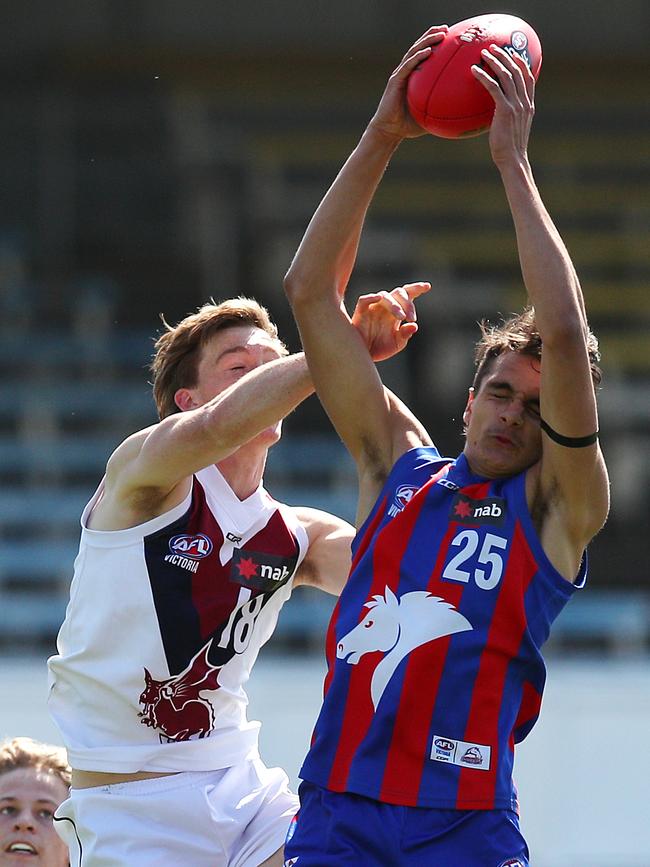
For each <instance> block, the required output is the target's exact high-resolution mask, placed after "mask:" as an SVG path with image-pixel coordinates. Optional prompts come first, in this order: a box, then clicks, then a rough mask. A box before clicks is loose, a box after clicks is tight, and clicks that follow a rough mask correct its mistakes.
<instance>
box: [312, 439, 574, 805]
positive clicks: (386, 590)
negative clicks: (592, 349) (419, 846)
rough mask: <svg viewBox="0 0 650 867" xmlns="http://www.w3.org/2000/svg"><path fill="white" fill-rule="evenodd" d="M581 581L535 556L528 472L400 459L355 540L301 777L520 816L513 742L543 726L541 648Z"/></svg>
mask: <svg viewBox="0 0 650 867" xmlns="http://www.w3.org/2000/svg"><path fill="white" fill-rule="evenodd" d="M585 578H586V558H585V560H584V562H583V564H582V567H581V573H580V575H579V577H578V579H577V581H576V583H575V584H570V583H569V582H568V581H566V580H565V579H564V578H563V577H562V576H561V575H560V574H559V573H558V572H557V570H556V569H555V568H554V567H553V566H552V565H551V563H550V562H549V560H548V558H547V557H546V555H545V554H544V551H543V550H542V547H541V544H540V541H539V539H538V537H537V534H536V532H535V529H534V527H533V523H532V520H531V517H530V514H529V512H528V507H527V504H526V495H525V473H521V474H520V475H517V476H514V477H511V478H507V479H496V480H490V479H483V478H479V477H477V476H474V475H472V473H471V471H470V469H469V465H468V464H467V461H466V459H465V457H464V455H461V456H460V457H459V458H458V459H457V460H455V461H454V460H452V459H449V458H442V457H440V455H439V453H438V451H437V450H436V449H435V448H433V447H430V448H418V449H413V450H411V451H409V452H407V453H406V454H404V455H402V457H401V458H400V459H399V460H398V461H397V463H396V464H395V466H394V467H393V470H392V471H391V473H390V476H389V477H388V479H387V481H386V484H385V486H384V489H383V490H382V492H381V494H380V496H379V498H378V500H377V503H376V505H375V507H374V508H373V510H372V512H371V513H370V515H369V516H368V519H367V520H366V522H365V524H364V525H363V527H361V529H360V530H359V533H358V534H357V537H356V539H355V541H354V543H353V562H352V570H351V573H350V578H349V580H348V582H347V585H346V587H345V589H344V591H343V593H342V594H341V598H340V600H339V603H338V605H337V606H336V609H335V612H334V615H333V617H332V622H331V623H330V628H329V632H328V638H327V658H328V673H327V677H326V681H325V697H324V700H323V706H322V709H321V712H320V715H319V717H318V720H317V723H316V727H315V730H314V734H313V738H312V745H311V749H310V751H309V753H308V755H307V758H306V759H305V762H304V764H303V767H302V769H301V772H300V776H301V777H302V778H303V779H305V780H309V781H310V782H312V783H316V784H317V785H320V786H323V787H325V788H328V789H331V790H332V791H336V792H353V793H356V794H359V795H365V796H366V797H369V798H374V799H376V800H378V801H384V802H387V803H390V804H402V805H405V806H430V807H441V808H445V809H449V808H451V809H460V810H476V809H478V810H481V809H485V810H489V809H504V808H512V809H516V808H517V798H516V791H515V787H514V783H513V780H512V766H513V759H514V745H515V743H517V742H519V741H521V740H523V738H524V737H526V735H527V734H528V732H529V731H530V730H531V729H532V727H533V726H534V724H535V721H536V719H537V716H538V714H539V708H540V704H541V697H542V692H543V689H544V681H545V677H546V670H545V666H544V661H543V659H542V656H541V653H540V648H541V646H542V644H543V643H544V641H545V640H546V638H547V637H548V634H549V630H550V626H551V624H552V622H553V620H554V619H555V618H556V617H557V615H558V614H559V612H560V611H561V610H562V608H563V607H564V605H565V604H566V602H567V601H568V600H569V598H570V597H571V595H572V594H573V593H574V592H575V590H576V588H577V587H580V586H583V585H584V582H585Z"/></svg>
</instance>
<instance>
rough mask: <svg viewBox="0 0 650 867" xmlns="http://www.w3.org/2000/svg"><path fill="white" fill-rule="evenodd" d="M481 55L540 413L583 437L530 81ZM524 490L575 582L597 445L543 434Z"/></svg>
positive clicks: (596, 506) (599, 500)
mask: <svg viewBox="0 0 650 867" xmlns="http://www.w3.org/2000/svg"><path fill="white" fill-rule="evenodd" d="M484 57H485V63H486V69H487V71H484V70H482V69H479V68H478V67H474V75H475V77H476V78H477V79H478V80H479V81H481V83H482V84H483V85H484V86H485V88H486V89H487V90H488V92H489V93H490V94H491V95H492V97H493V98H494V101H495V104H496V110H495V116H494V121H493V123H492V127H491V129H490V137H489V143H490V149H491V152H492V157H493V160H494V162H495V164H496V166H497V168H498V170H499V172H500V174H501V178H502V181H503V184H504V188H505V191H506V195H507V198H508V202H509V205H510V209H511V212H512V216H513V220H514V224H515V230H516V234H517V245H518V249H519V258H520V262H521V268H522V273H523V277H524V282H525V284H526V289H527V292H528V296H529V299H530V301H531V303H532V304H533V305H534V307H535V317H536V322H537V326H538V328H539V332H540V336H541V338H542V344H543V353H542V364H541V385H540V411H541V416H542V418H543V419H544V421H545V422H546V423H547V424H548V425H550V427H551V428H552V429H553V430H554V431H556V432H557V433H559V434H561V435H562V436H564V437H587V436H589V435H590V434H593V433H594V432H595V431H597V430H598V416H597V409H596V396H595V391H594V386H593V382H592V378H591V374H590V367H589V357H588V353H587V344H586V336H587V320H586V314H585V306H584V300H583V296H582V291H581V288H580V283H579V281H578V277H577V275H576V272H575V269H574V267H573V264H572V262H571V259H570V257H569V254H568V252H567V249H566V247H565V245H564V243H563V241H562V239H561V237H560V235H559V233H558V231H557V229H556V227H555V226H554V224H553V222H552V220H551V218H550V216H549V214H548V212H547V210H546V208H545V206H544V204H543V202H542V199H541V197H540V194H539V192H538V190H537V187H536V185H535V181H534V179H533V175H532V171H531V167H530V164H529V161H528V155H527V146H528V137H529V133H530V127H531V123H532V119H533V113H534V102H533V100H534V90H535V81H534V78H533V76H532V74H531V72H530V71H529V69H528V67H527V66H526V64H525V63H524V62H523V60H522V59H521V58H520V57H519V56H516V57H515V58H513V57H512V56H511V55H509V54H508V53H507V52H505V51H503V50H502V49H499V48H496V47H495V48H493V50H492V53H490V52H485V53H484ZM488 73H489V74H488ZM497 82H498V83H497ZM528 493H529V501H530V502H531V505H532V504H534V503H535V501H536V499H538V498H541V500H542V501H543V502H542V510H541V511H542V512H543V513H544V514H545V515H546V517H545V519H544V521H543V523H542V527H541V538H542V544H543V546H544V549H545V551H546V553H547V555H548V556H549V557H550V559H551V561H552V562H553V563H554V565H555V566H556V568H558V569H559V571H560V572H561V573H562V574H563V575H565V577H567V578H568V579H569V580H572V579H573V578H574V577H575V575H576V573H577V570H578V566H579V562H580V558H581V556H582V552H583V550H584V548H585V546H586V545H587V543H588V542H589V541H590V539H591V538H592V537H593V536H594V535H595V534H596V533H597V532H598V530H599V529H600V528H601V526H602V525H603V523H604V521H605V518H606V516H607V511H608V507H609V486H608V479H607V472H606V469H605V464H604V461H603V457H602V454H601V451H600V447H599V445H598V443H594V444H593V445H589V446H586V447H582V448H568V447H566V446H563V445H559V444H558V443H557V442H555V441H554V440H553V439H551V438H550V437H549V436H548V435H546V434H545V433H543V434H542V459H541V461H540V463H539V465H537V466H536V467H534V468H532V470H531V471H530V472H529V479H528ZM549 506H552V508H549Z"/></svg>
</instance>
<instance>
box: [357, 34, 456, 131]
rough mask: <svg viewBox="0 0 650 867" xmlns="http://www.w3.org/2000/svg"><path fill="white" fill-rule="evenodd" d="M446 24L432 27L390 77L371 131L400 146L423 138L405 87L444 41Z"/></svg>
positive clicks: (414, 44)
mask: <svg viewBox="0 0 650 867" xmlns="http://www.w3.org/2000/svg"><path fill="white" fill-rule="evenodd" d="M447 30H448V27H447V25H446V24H440V25H436V26H435V27H430V28H429V29H428V30H427V31H426V32H425V33H423V34H422V36H420V38H419V39H417V40H416V41H415V42H414V43H413V45H411V47H410V48H409V50H408V51H407V52H406V54H405V55H404V57H403V58H402V59H401V61H400V62H399V64H398V66H397V67H396V68H395V69H394V70H393V72H392V73H391V76H390V78H389V79H388V84H387V85H386V89H385V90H384V93H383V95H382V97H381V99H380V101H379V105H378V106H377V111H376V112H375V114H374V116H373V118H372V120H371V121H370V123H369V125H368V128H369V129H372V130H375V131H376V132H379V133H381V134H382V135H384V136H386V137H387V138H389V139H394V140H395V141H397V142H399V141H401V140H402V139H405V138H417V137H418V136H421V135H424V134H425V133H426V130H424V129H422V127H421V126H419V124H417V123H416V122H415V121H414V120H413V118H412V117H411V115H410V114H409V111H408V108H407V105H406V85H407V82H408V77H409V75H410V74H411V72H412V71H413V70H414V69H415V67H416V66H417V65H418V64H419V63H422V61H423V60H426V59H427V57H428V56H429V55H430V54H431V49H432V46H434V45H436V44H437V43H438V42H440V41H441V40H442V39H444V37H445V34H446V33H447Z"/></svg>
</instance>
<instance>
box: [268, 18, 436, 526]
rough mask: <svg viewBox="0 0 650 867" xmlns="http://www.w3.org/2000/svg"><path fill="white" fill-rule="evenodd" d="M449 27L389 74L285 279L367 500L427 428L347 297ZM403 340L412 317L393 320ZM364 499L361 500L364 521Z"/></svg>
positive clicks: (412, 291)
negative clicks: (363, 334)
mask: <svg viewBox="0 0 650 867" xmlns="http://www.w3.org/2000/svg"><path fill="white" fill-rule="evenodd" d="M444 32H445V28H431V29H430V30H428V31H427V32H426V33H425V34H424V35H423V36H422V37H421V38H420V39H419V40H417V42H415V44H414V45H413V46H412V47H411V48H410V49H409V50H408V52H407V53H406V55H405V56H404V58H403V59H402V61H401V63H400V64H399V66H398V67H397V69H396V70H395V71H394V72H393V74H392V75H391V77H390V79H389V82H388V85H387V87H386V90H385V92H384V94H383V96H382V99H381V101H380V103H379V106H378V108H377V111H376V113H375V115H374V117H373V118H372V120H371V122H370V124H369V125H368V127H367V129H366V131H365V132H364V134H363V136H362V137H361V140H360V142H359V144H358V145H357V147H356V148H355V150H354V151H353V153H352V154H351V156H350V157H349V159H348V160H347V162H346V163H345V165H344V166H343V168H342V169H341V171H340V173H339V174H338V176H337V178H336V180H335V181H334V183H333V185H332V186H331V188H330V189H329V191H328V192H327V194H326V195H325V198H324V199H323V201H322V202H321V204H320V205H319V207H318V209H317V211H316V213H315V214H314V216H313V218H312V220H311V222H310V224H309V226H308V228H307V231H306V233H305V236H304V238H303V240H302V242H301V244H300V247H299V249H298V252H297V253H296V256H295V258H294V260H293V262H292V264H291V267H290V269H289V272H288V274H287V276H286V278H285V290H286V292H287V296H288V298H289V301H290V303H291V305H292V308H293V312H294V315H295V317H296V321H297V323H298V327H299V329H300V334H301V338H302V343H303V347H304V349H305V351H306V353H307V357H308V359H309V366H310V370H311V372H312V377H313V379H314V383H315V385H316V389H317V391H318V395H319V398H320V399H321V401H322V403H323V405H324V407H325V409H326V411H327V413H328V415H329V416H330V418H331V420H332V422H333V423H334V426H335V427H336V429H337V430H338V432H339V434H340V436H341V438H342V439H343V441H344V442H345V444H346V446H347V447H348V449H349V451H350V453H351V454H352V456H353V457H354V459H355V461H356V463H357V467H358V471H359V483H360V495H361V500H362V502H363V503H364V504H368V503H372V502H373V501H374V499H375V497H376V495H377V493H378V492H379V489H380V488H381V486H382V484H383V482H384V480H385V478H386V476H387V474H388V472H389V471H390V468H391V467H392V465H393V463H394V462H395V460H396V458H397V457H399V455H400V454H402V453H403V452H404V451H406V450H407V449H408V448H411V447H413V446H416V445H419V444H421V443H422V428H421V425H420V424H419V423H418V422H417V420H416V419H415V418H414V417H413V416H412V415H411V413H410V412H409V411H408V410H406V408H405V407H404V406H403V405H402V404H395V403H393V402H392V401H391V400H389V398H388V396H387V394H386V392H385V391H384V388H383V386H382V383H381V380H380V378H379V375H378V373H377V371H376V369H375V366H374V364H373V363H372V359H371V357H370V355H369V353H368V350H367V347H366V345H364V341H363V340H362V339H361V338H360V337H359V335H358V333H357V332H355V330H354V328H353V327H352V325H351V322H350V318H349V316H348V314H347V312H346V310H345V307H344V304H343V296H344V293H345V289H346V286H347V283H348V280H349V277H350V273H351V270H352V267H353V264H354V261H355V258H356V253H357V248H358V244H359V238H360V234H361V230H362V227H363V223H364V219H365V215H366V211H367V209H368V206H369V204H370V202H371V200H372V197H373V195H374V192H375V190H376V188H377V185H378V184H379V182H380V180H381V178H382V175H383V173H384V171H385V169H386V166H387V165H388V162H389V160H390V158H391V156H392V154H393V153H394V151H395V149H396V148H397V146H398V145H399V143H400V142H401V141H402V140H403V139H404V138H413V137H416V136H419V135H422V134H423V130H422V129H421V128H420V127H418V126H417V124H415V123H414V121H413V120H412V119H411V118H410V116H409V115H408V112H407V111H406V108H405V88H406V81H407V78H408V75H409V73H410V72H411V70H412V69H414V68H415V66H417V64H418V63H419V62H421V61H422V60H423V59H424V58H425V57H427V56H428V54H429V53H430V50H431V46H432V45H433V44H435V43H436V42H439V41H440V39H442V38H443V35H444ZM428 288H429V286H428V284H423V283H422V284H410V285H409V286H407V287H404V288H403V289H402V290H400V292H401V300H400V297H399V296H394V297H393V302H394V303H397V302H399V303H400V304H401V306H402V308H403V310H404V319H403V322H406V321H408V320H409V319H411V318H412V316H413V314H412V307H413V305H412V302H413V299H414V298H415V297H417V295H418V294H421V293H422V292H424V291H426V290H427V289H428ZM397 330H398V331H400V330H403V331H404V336H405V338H406V337H407V336H408V335H409V331H410V332H411V333H412V326H411V325H402V326H399V325H398V328H397ZM364 511H367V507H366V506H363V505H360V510H359V515H358V521H361V520H363V518H364V517H365V514H364Z"/></svg>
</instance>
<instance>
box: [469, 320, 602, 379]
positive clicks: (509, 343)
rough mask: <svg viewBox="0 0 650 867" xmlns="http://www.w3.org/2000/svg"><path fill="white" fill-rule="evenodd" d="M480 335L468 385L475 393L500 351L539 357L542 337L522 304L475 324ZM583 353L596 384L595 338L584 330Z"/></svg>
mask: <svg viewBox="0 0 650 867" xmlns="http://www.w3.org/2000/svg"><path fill="white" fill-rule="evenodd" d="M479 326H480V329H481V338H480V340H479V341H478V342H477V344H476V347H475V351H474V364H475V368H476V369H475V372H474V382H473V383H472V387H473V388H474V391H475V392H478V391H479V389H480V387H481V384H482V382H483V380H484V379H485V377H486V376H487V374H488V373H489V371H490V367H491V365H492V361H493V360H494V359H495V358H497V356H499V355H503V353H504V352H520V353H521V354H522V355H529V356H530V357H531V358H537V359H541V357H542V338H541V337H540V334H539V331H538V330H537V323H536V322H535V310H534V309H533V308H532V307H526V308H525V309H524V310H522V312H521V313H517V314H513V315H512V316H510V317H508V318H507V319H504V320H503V321H502V322H500V323H499V324H498V325H491V324H490V323H489V322H487V321H486V320H485V319H484V320H483V321H482V322H480V323H479ZM587 352H588V353H589V364H590V367H591V378H592V380H593V383H594V386H598V385H600V382H601V380H602V371H601V369H600V367H599V366H598V362H599V361H600V353H599V351H598V340H597V339H596V337H595V335H594V334H593V333H592V332H591V331H589V330H587Z"/></svg>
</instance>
